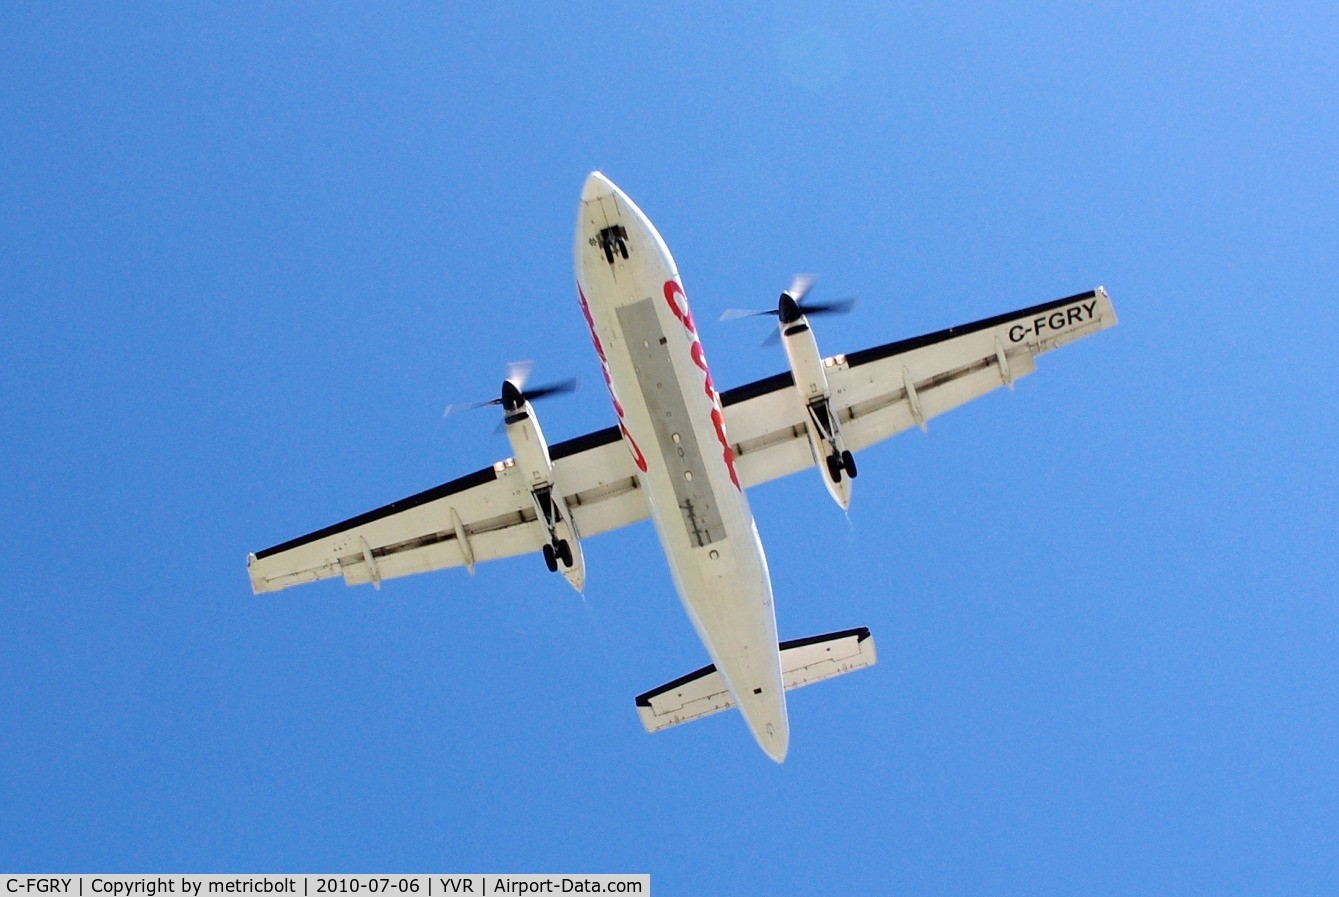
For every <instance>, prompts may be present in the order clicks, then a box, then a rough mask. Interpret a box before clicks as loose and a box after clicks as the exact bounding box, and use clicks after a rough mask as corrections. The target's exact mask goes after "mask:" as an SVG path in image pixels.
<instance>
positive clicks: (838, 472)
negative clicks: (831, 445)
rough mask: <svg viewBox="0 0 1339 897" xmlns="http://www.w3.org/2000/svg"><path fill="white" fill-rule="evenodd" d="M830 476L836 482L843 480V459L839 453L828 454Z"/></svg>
mask: <svg viewBox="0 0 1339 897" xmlns="http://www.w3.org/2000/svg"><path fill="white" fill-rule="evenodd" d="M828 476H829V477H831V478H832V482H834V483H840V482H841V481H842V459H841V458H840V457H838V456H837V455H828Z"/></svg>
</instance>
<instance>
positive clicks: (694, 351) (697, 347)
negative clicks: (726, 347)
mask: <svg viewBox="0 0 1339 897" xmlns="http://www.w3.org/2000/svg"><path fill="white" fill-rule="evenodd" d="M665 301H666V302H667V303H669V307H670V311H671V312H672V313H673V314H674V317H675V318H677V319H678V320H679V323H680V324H682V325H683V326H684V329H685V330H687V331H688V335H689V336H691V337H692V338H693V342H692V347H691V350H690V354H691V355H692V357H693V364H695V365H697V366H698V367H699V368H701V370H702V373H703V375H704V377H705V383H704V389H705V392H706V394H707V398H708V399H709V400H710V401H711V423H712V426H713V427H714V428H715V429H716V441H717V442H719V443H720V444H721V450H722V452H721V456H722V457H723V458H724V459H725V469H726V470H728V471H729V472H730V482H732V483H734V484H735V488H736V489H739V488H740V487H739V476H738V475H737V474H736V473H735V453H734V450H733V449H731V448H730V440H729V439H728V438H726V435H725V412H723V411H722V410H721V397H720V396H718V395H717V394H716V386H715V384H714V383H713V382H712V379H711V371H710V370H709V369H708V368H707V356H706V354H705V353H704V352H703V351H702V343H701V342H700V341H699V340H698V338H697V327H695V326H694V325H693V314H692V312H690V311H689V310H688V297H687V296H685V295H684V292H683V287H681V286H679V282H678V281H676V280H667V281H665ZM740 491H743V490H740Z"/></svg>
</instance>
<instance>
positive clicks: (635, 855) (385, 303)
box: [0, 2, 1339, 895]
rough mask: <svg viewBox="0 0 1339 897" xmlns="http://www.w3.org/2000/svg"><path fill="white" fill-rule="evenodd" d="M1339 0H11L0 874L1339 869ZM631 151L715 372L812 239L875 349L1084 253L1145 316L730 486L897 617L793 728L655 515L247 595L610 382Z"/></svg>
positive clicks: (787, 877) (842, 881) (952, 883)
mask: <svg viewBox="0 0 1339 897" xmlns="http://www.w3.org/2000/svg"><path fill="white" fill-rule="evenodd" d="M1337 43H1339V13H1336V10H1335V7H1334V6H1333V4H1321V3H1314V4H1306V3H1296V4H1282V5H1270V6H1268V7H1261V6H1260V5H1259V4H1247V3H1235V2H1229V3H1218V4H1207V5H1205V4H1200V5H1190V4H1182V5H1173V7H1172V8H1170V9H1168V8H1166V4H1147V5H1144V6H1140V5H1137V4H1124V3H1122V4H1081V5H1078V6H1076V5H1074V4H1070V3H1056V4H1041V3H1038V4H1030V5H1028V6H1027V7H1026V8H1025V9H1022V10H1020V9H1017V8H1014V6H1013V5H1012V4H982V5H973V6H970V7H968V6H963V7H959V8H957V9H955V10H945V9H941V8H940V5H939V4H926V5H909V6H898V7H893V8H890V6H889V5H888V4H851V5H846V6H840V7H838V6H836V5H831V4H829V5H825V6H805V5H794V4H778V5H769V6H767V7H765V8H752V7H748V8H746V7H742V6H741V7H738V8H734V7H732V8H729V9H722V8H718V6H717V5H715V4H686V5H673V6H670V5H661V6H646V7H640V6H627V5H624V6H618V5H603V6H599V5H597V6H591V5H589V4H587V5H577V4H573V5H562V6H546V7H536V8H533V9H532V8H528V7H527V8H526V9H525V10H524V11H522V10H520V9H515V10H499V11H497V12H493V13H488V12H484V11H482V8H472V9H471V10H470V11H468V12H458V11H455V10H453V9H447V8H443V7H439V6H432V5H410V4H402V5H397V6H394V7H388V6H382V5H378V6H376V7H373V6H371V5H369V6H342V5H337V4H286V5H274V4H258V5H250V6H241V5H225V6H224V7H222V8H214V7H200V6H196V5H186V4H162V5H155V4H139V5H136V6H134V7H133V8H127V7H122V6H117V5H111V4H104V5H95V6H93V7H92V8H86V9H79V8H75V7H71V6H67V5H42V4H10V5H6V6H4V7H3V8H0V46H3V52H0V109H3V115H2V116H0V307H3V309H4V312H5V315H4V317H5V320H6V321H7V323H8V326H7V327H6V328H5V339H4V346H5V351H4V361H3V372H4V376H3V378H2V379H0V419H3V421H4V424H3V433H4V438H3V439H2V440H0V470H2V471H3V474H0V476H2V477H3V480H2V481H3V483H4V494H5V496H6V499H7V500H6V501H5V502H4V507H3V511H0V513H3V520H2V522H3V525H4V532H5V534H6V538H5V544H6V546H7V548H8V551H7V564H6V568H7V572H6V575H5V577H4V586H3V588H2V589H0V595H3V609H4V624H3V625H0V719H2V720H3V721H4V722H3V725H0V867H3V868H4V869H6V870H12V871H25V870H31V871H38V870H52V871H160V870H161V871H166V870H171V871H212V870H221V871H248V870H250V871H280V870H297V871H417V870H422V871H593V872H594V871H632V872H642V871H645V872H649V873H651V875H652V883H653V887H654V889H655V892H656V893H657V894H662V895H663V894H704V893H776V894H788V893H790V894H801V893H834V892H837V891H847V890H850V891H852V892H868V893H884V892H886V893H893V892H896V893H914V894H955V895H962V894H984V893H990V894H997V893H1020V894H1037V893H1109V894H1147V893H1169V894H1176V893H1188V894H1189V893H1193V894H1201V893H1249V894H1266V893H1278V894H1299V893H1317V892H1319V891H1321V890H1323V889H1325V888H1326V887H1327V886H1328V887H1333V884H1334V882H1335V881H1336V880H1339V812H1337V811H1336V806H1339V774H1337V772H1336V756H1337V755H1339V719H1337V718H1336V714H1335V707H1336V703H1337V699H1339V664H1337V663H1336V659H1335V657H1336V644H1337V643H1339V610H1337V609H1336V601H1335V598H1336V588H1335V582H1336V577H1337V576H1339V561H1337V555H1339V551H1337V550H1336V535H1337V534H1339V520H1337V519H1336V518H1337V517H1339V514H1336V507H1339V474H1336V470H1337V469H1339V464H1337V463H1336V462H1337V460H1339V459H1337V458H1336V449H1335V446H1336V440H1337V438H1339V432H1336V430H1337V428H1336V424H1335V410H1334V409H1335V407H1336V403H1339V382H1337V381H1339V378H1337V377H1336V374H1335V366H1334V364H1333V362H1332V358H1333V348H1332V343H1333V338H1334V333H1335V332H1336V325H1339V313H1336V311H1335V307H1336V299H1335V297H1334V284H1335V282H1336V280H1339V277H1336V275H1339V266H1337V265H1336V252H1335V250H1336V246H1339V227H1337V226H1336V225H1337V224H1339V213H1337V212H1336V207H1335V198H1336V196H1337V195H1339V108H1336V98H1339V76H1336V74H1335V72H1336V66H1335V65H1334V60H1333V58H1332V57H1333V52H1334V47H1335V46H1336V44H1337ZM597 168H598V169H601V170H603V171H605V172H606V173H607V174H608V175H609V176H610V177H611V178H613V179H614V180H615V181H616V182H617V183H618V184H619V185H620V186H621V187H623V189H625V190H626V191H627V192H628V193H629V194H630V195H631V196H632V197H633V198H634V199H635V200H636V201H637V202H638V203H639V205H641V207H642V208H643V210H644V211H646V213H647V214H648V215H649V216H650V217H651V219H652V220H653V221H654V222H655V223H656V225H657V227H658V228H659V229H660V231H661V233H662V235H663V236H664V237H665V239H666V241H667V243H668V245H669V246H670V249H671V251H672V252H673V253H674V255H675V257H676V260H677V262H678V264H679V267H680V271H681V273H682V276H683V280H684V283H685V285H686V287H687V290H688V295H689V297H690V300H691V301H692V303H693V308H694V311H695V314H696V317H697V320H698V322H699V324H700V329H701V331H702V338H703V342H704V345H705V347H706V348H707V350H708V355H709V358H710V359H711V363H712V372H713V375H714V378H715V381H716V383H717V385H718V386H719V387H721V388H727V387H729V386H733V385H737V384H739V383H742V382H746V381H748V380H751V379H755V378H757V377H761V376H765V375H769V374H772V373H775V372H776V371H778V370H780V369H781V368H782V367H783V366H784V361H783V358H782V355H781V353H780V351H779V350H775V349H774V350H772V351H771V352H768V351H766V350H763V349H760V348H759V347H758V342H759V340H760V339H761V338H762V336H763V332H762V328H763V327H764V326H765V325H756V326H755V323H754V322H745V323H740V322H734V323H730V324H724V323H718V322H717V321H716V319H717V318H718V317H719V314H720V312H721V311H722V310H724V309H725V308H727V307H731V306H765V305H767V304H769V303H770V302H772V301H774V298H775V295H776V293H777V292H778V291H779V290H780V289H781V288H783V287H784V286H785V284H786V283H787V282H788V280H789V278H790V276H791V275H792V274H793V273H795V272H797V271H806V272H814V273H817V274H819V275H821V278H822V279H821V281H820V283H819V286H818V287H817V288H816V289H817V290H818V291H819V292H817V293H815V297H816V298H817V297H820V296H826V297H829V298H831V297H835V296H845V295H857V296H859V297H860V299H861V304H860V306H859V307H858V309H857V311H856V313H855V314H853V315H850V316H848V317H845V318H840V319H830V318H829V319H824V320H823V321H822V324H821V326H820V327H818V329H817V332H818V338H819V342H820V346H821V347H822V348H823V349H824V350H825V351H826V352H828V353H836V352H841V351H849V350H854V349H857V348H862V347H864V346H867V345H870V344H873V343H880V342H886V341H889V340H892V339H895V338H900V337H906V336H913V335H916V334H918V333H922V332H926V331H929V330H935V329H939V328H941V327H944V326H948V325H951V324H956V323H962V322H966V321H970V320H974V319H977V318H980V317H985V316H988V315H991V314H995V313H997V312H1001V311H1006V310H1010V309H1013V308H1019V307H1023V306H1026V305H1031V304H1034V303H1037V302H1042V301H1046V300H1049V299H1053V298H1057V297H1059V296H1063V295H1068V294H1070V293H1075V292H1079V291H1083V290H1086V289H1089V288H1091V287H1093V286H1095V285H1097V284H1099V283H1102V284H1105V285H1106V286H1107V288H1108V290H1109V291H1110V293H1111V296H1112V298H1113V301H1114V303H1115V306H1116V309H1117V312H1118V314H1119V315H1120V317H1121V324H1120V326H1119V327H1117V328H1116V329H1114V330H1112V331H1108V332H1105V333H1102V334H1099V335H1097V336H1095V337H1093V338H1092V339H1089V340H1085V341H1084V342H1082V343H1079V344H1076V345H1074V346H1071V347H1068V348H1066V349H1064V350H1062V351H1059V352H1056V353H1054V354H1052V355H1049V356H1047V357H1045V358H1044V359H1042V360H1041V361H1040V363H1039V367H1038V371H1037V374H1036V376H1034V377H1030V378H1028V379H1027V380H1025V381H1023V382H1021V383H1020V384H1019V386H1018V389H1017V390H1016V391H1015V392H1014V393H1008V392H1001V393H997V394H993V395H991V396H988V397H986V398H984V399H982V400H980V401H978V402H976V403H974V404H972V405H969V406H966V407H964V408H962V409H960V410H958V411H956V412H954V413H953V414H951V415H948V416H945V417H943V418H940V419H938V420H936V421H934V422H932V423H931V426H930V430H929V433H928V435H922V434H920V433H919V432H912V433H908V434H904V435H902V436H900V437H898V438H896V439H894V440H892V441H890V442H888V443H885V444H882V445H880V446H877V447H875V448H872V449H870V450H869V451H867V452H865V453H863V454H862V455H861V459H860V471H861V476H860V479H859V481H858V482H857V484H856V486H857V488H856V490H855V496H854V502H853V507H852V510H851V512H850V515H849V518H848V517H846V516H843V515H842V514H841V512H840V511H838V510H837V509H836V508H835V507H834V506H833V504H832V502H831V501H830V500H829V499H828V498H827V496H826V494H825V493H824V491H823V489H822V487H821V485H820V483H819V481H818V480H817V478H816V475H805V476H797V477H793V478H791V479H788V480H785V481H781V482H777V483H773V484H769V485H767V486H764V487H761V488H759V489H757V490H755V491H754V492H752V493H751V499H752V501H753V507H754V511H755V514H756V516H757V519H758V527H759V530H760V531H761V533H762V536H763V539H764V543H765V545H766V546H767V548H768V552H769V555H768V556H769V561H770V564H771V569H772V574H773V579H774V587H775V590H776V596H777V606H778V618H779V625H780V629H781V632H782V635H783V637H785V638H794V637H800V636H804V635H810V634H813V633H817V632H825V631H829V630H833V629H840V628H845V627H849V626H859V625H866V626H869V627H870V628H871V629H872V630H873V631H874V634H875V636H876V639H877V641H878V645H879V651H880V663H879V665H878V666H877V667H876V668H875V669H873V670H871V671H868V672H863V673H860V674H857V675H853V676H850V677H845V678H843V679H841V680H838V681H835V682H832V683H828V684H826V685H823V686H819V687H816V688H812V689H806V690H804V691H801V692H797V693H794V694H793V695H792V697H791V701H790V708H791V723H792V744H791V752H790V758H789V760H788V761H787V763H786V764H785V765H784V766H779V767H778V766H775V765H774V764H772V763H771V762H770V761H769V760H767V758H766V757H765V756H763V754H762V753H761V752H760V751H759V750H758V749H757V747H756V746H755V745H754V743H753V741H752V739H751V738H750V737H749V735H748V733H747V731H746V729H745V727H744V726H743V724H742V722H741V721H740V720H739V719H738V718H737V716H735V715H733V714H727V715H721V716H718V717H715V718H713V719H710V720H705V721H703V722H700V723H695V724H694V725H692V726H686V727H683V728H681V729H676V730H671V731H669V732H665V733H662V734H658V735H656V736H647V735H646V734H644V733H643V732H642V730H641V727H640V725H639V723H638V721H637V718H636V715H635V713H634V711H633V705H632V699H633V697H634V696H635V695H636V694H638V693H639V692H641V691H643V690H645V689H647V688H649V687H652V686H654V685H658V684H660V683H662V682H664V681H666V680H668V679H671V678H674V677H676V676H678V675H680V674H682V673H684V672H687V671H688V670H690V669H694V668H696V667H697V666H698V665H700V664H702V663H704V662H705V655H704V652H703V649H702V648H701V646H700V645H699V644H698V643H697V641H696V639H695V638H694V635H693V632H692V628H691V626H690V625H689V624H688V622H687V620H686V618H685V617H684V615H683V612H682V610H681V608H680V607H679V603H678V599H677V597H676V596H675V594H674V591H673V588H672V585H671V583H670V580H669V575H668V573H667V571H666V569H665V566H664V563H663V559H662V558H661V555H660V551H659V548H658V546H657V544H656V542H655V538H654V534H653V532H652V530H651V528H650V526H649V525H640V526H637V527H633V528H630V529H627V530H624V531H621V532H618V533H613V534H609V535H606V536H601V537H598V538H597V539H594V540H591V541H590V542H589V543H588V544H587V545H586V558H587V564H588V571H589V575H588V587H587V591H586V594H585V596H584V597H578V596H577V595H576V594H575V593H573V592H572V591H571V590H570V588H568V587H567V586H566V584H565V583H563V582H562V581H561V580H559V579H558V578H556V577H551V576H549V575H548V574H547V573H546V572H545V570H544V568H543V564H542V562H541V561H540V560H539V559H537V558H520V559H516V560H512V561H506V562H499V563H494V564H490V565H487V566H485V567H481V568H480V569H479V571H478V573H477V575H476V576H474V577H473V578H470V577H469V576H467V575H465V574H464V573H463V572H460V571H452V572H447V573H437V574H429V575H426V576H422V577H417V578H412V579H409V580H399V581H395V582H392V583H388V584H387V585H386V587H385V588H383V589H382V590H381V591H380V592H375V591H372V590H371V589H367V588H359V589H348V588H345V587H344V586H343V585H342V584H339V583H325V584H320V585H316V586H311V587H308V588H303V589H297V590H292V591H287V592H284V593H281V594H279V595H276V596H268V597H263V598H257V597H253V596H252V595H251V593H250V590H249V587H248V583H247V577H246V573H245V564H244V562H245V557H246V553H247V552H248V551H252V550H257V549H259V548H263V547H266V546H268V545H271V544H274V543H276V542H279V541H282V540H284V539H286V538H289V537H291V536H294V535H297V534H300V533H303V532H307V531H309V530H311V529H314V528H317V527H319V526H322V525H325V524H327V523H330V522H333V521H335V520H339V519H343V518H344V517H347V516H350V515H352V514H354V513H358V512H360V511H363V510H366V509H368V508H371V507H374V506H377V505H380V504H383V503H385V502H387V501H390V500H392V499H396V498H400V497H402V496H405V495H408V494H410V493H413V492H416V491H418V490H420V489H423V488H426V487H428V486H432V485H435V484H437V483H439V482H442V481H444V480H447V479H450V478H452V477H454V476H457V475H459V474H461V473H465V472H468V471H472V470H475V469H477V468H479V467H481V466H483V465H484V464H487V463H489V462H491V461H494V460H496V459H497V458H500V457H502V456H504V455H505V454H507V453H508V449H507V446H506V443H505V440H503V439H502V438H500V437H498V436H495V435H493V432H492V431H493V427H494V421H493V420H492V419H491V418H490V417H489V416H488V415H487V414H486V413H479V414H477V415H473V416H468V415H466V416H457V417H452V418H449V419H445V420H444V419H443V418H442V416H441V410H442V408H443V406H444V405H445V404H446V403H447V402H450V401H465V400H473V399H481V398H486V397H489V396H491V395H493V394H494V393H495V390H496V389H497V385H498V383H499V382H500V379H501V377H502V374H503V371H504V367H505V365H506V363H507V362H508V361H511V360H515V359H518V358H531V359H534V360H535V362H536V377H537V378H541V379H547V378H557V377H563V376H569V375H576V376H579V377H581V378H582V379H583V381H584V388H583V389H582V391H581V392H580V393H578V394H577V395H575V396H570V397H565V398H562V399H560V400H555V401H553V402H551V403H548V404H546V405H545V406H543V407H542V408H541V416H542V421H543V425H544V428H545V431H546V433H547V434H548V435H549V438H550V439H551V440H555V441H556V440H558V439H562V438H567V437H570V436H575V435H579V434H581V433H584V432H587V431H589V430H591V429H595V428H597V427H603V426H607V425H608V424H609V423H610V422H611V421H612V415H611V410H610V408H609V403H608V399H607V397H606V396H605V394H604V391H603V390H602V389H601V388H599V385H598V384H599V369H598V364H597V362H596V360H595V358H594V355H593V353H592V352H591V349H590V344H589V340H588V338H587V336H586V333H585V330H584V324H583V321H582V319H581V316H580V313H579V310H578V308H577V304H576V298H575V291H574V289H573V275H572V265H571V241H572V229H573V226H574V222H575V217H576V203H577V196H578V193H579V190H580V186H581V183H582V180H583V179H584V177H585V175H586V173H587V172H588V171H590V170H592V169H597Z"/></svg>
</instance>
